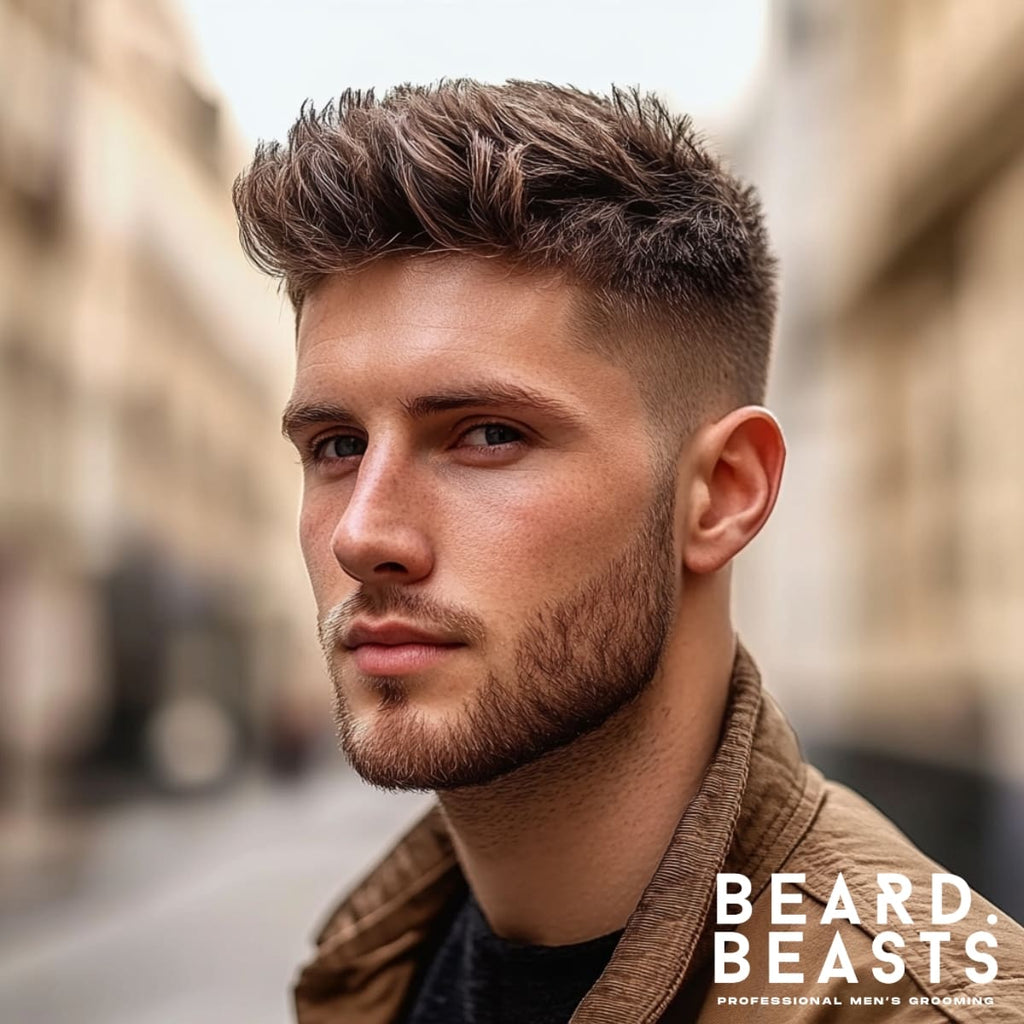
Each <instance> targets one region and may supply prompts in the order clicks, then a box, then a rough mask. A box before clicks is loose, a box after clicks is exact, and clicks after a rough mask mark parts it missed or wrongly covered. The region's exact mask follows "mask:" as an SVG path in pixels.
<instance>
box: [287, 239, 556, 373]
mask: <svg viewBox="0 0 1024 1024" xmlns="http://www.w3.org/2000/svg"><path fill="white" fill-rule="evenodd" d="M575 294H576V293H575V289H573V288H572V287H571V286H570V285H567V284H565V283H564V282H562V281H560V280H559V279H557V278H555V277H553V276H552V275H541V274H536V273H532V272H525V271H521V270H517V269H515V268H512V267H509V266H508V265H507V264H506V263H503V262H500V261H496V260H488V259H484V258H481V257H469V256H453V255H445V256H437V255H432V256H429V257H426V256H419V257H415V258H400V259H396V258H390V259H386V260H380V261H378V262H376V263H373V264H371V265H369V266H367V267H364V268H363V269H361V270H359V271H357V272H354V273H344V274H332V275H328V276H327V277H325V278H324V279H323V280H322V281H321V282H320V283H319V284H318V285H317V287H316V288H315V289H313V290H312V291H311V292H310V293H309V294H308V295H307V297H306V299H305V302H304V303H303V309H302V316H301V318H300V322H299V330H298V338H297V340H298V346H299V351H300V354H301V352H302V350H303V349H304V348H307V347H309V346H315V345H316V344H318V343H319V342H320V341H321V340H323V339H325V338H327V337H331V338H334V339H336V340H337V339H342V338H344V337H346V336H351V335H358V334H361V333H363V332H365V331H368V330H369V331H389V332H395V331H397V330H401V331H402V332H403V340H406V341H411V342H413V343H415V340H416V337H417V335H418V334H419V335H420V336H424V335H431V336H438V340H443V335H444V333H445V332H449V333H451V334H458V333H459V332H465V331H472V332H474V334H475V335H476V336H477V337H479V338H480V339H481V340H484V339H491V340H495V339H498V338H500V337H502V336H510V335H515V334H517V333H519V332H521V331H523V330H532V331H536V330H537V328H538V326H539V325H540V324H543V325H545V326H546V328H547V331H546V333H547V334H549V335H551V340H554V335H555V334H557V333H558V331H559V329H560V328H562V327H563V326H565V325H566V320H567V316H568V313H569V310H570V308H571V306H572V304H573V299H574V297H575Z"/></svg>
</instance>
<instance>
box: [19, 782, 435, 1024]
mask: <svg viewBox="0 0 1024 1024" xmlns="http://www.w3.org/2000/svg"><path fill="white" fill-rule="evenodd" d="M430 802H431V797H430V796H428V795H423V794H400V795H394V794H386V793H382V792H380V791H377V790H373V789H371V788H369V787H368V786H366V785H364V784H363V783H362V782H361V781H360V780H359V779H358V778H357V777H356V776H354V775H353V774H351V773H350V772H348V771H346V770H345V769H343V768H342V767H341V766H337V765H336V766H334V767H332V768H331V769H330V770H329V771H326V772H324V773H322V774H319V775H316V776H315V777H312V778H310V779H308V780H305V781H303V782H302V783H295V784H288V785H285V784H279V783H274V782H272V781H270V780H267V779H265V778H262V777H257V776H253V777H251V778H248V779H246V780H245V781H244V782H242V783H241V784H239V785H238V786H236V787H235V788H234V789H232V790H231V791H229V792H227V793H224V794H220V795H218V796H216V797H206V798H203V799H195V800H191V801H181V800H177V801H161V800H157V799H153V800H147V801H142V802H135V803H132V804H128V805H124V806H121V807H118V808H116V809H107V810H105V811H102V812H94V813H93V814H92V815H91V816H90V817H89V820H88V823H87V825H86V826H85V835H86V837H87V838H86V841H85V842H82V841H81V840H82V828H83V826H82V824H81V823H79V824H78V826H76V834H77V835H78V842H79V843H80V846H81V849H80V853H79V855H78V856H77V857H76V868H75V871H74V875H73V878H72V879H71V880H70V881H68V882H67V883H66V884H65V886H64V888H63V889H62V890H60V891H59V893H58V892H52V893H51V894H50V897H49V898H47V899H36V898H35V897H33V899H32V900H31V901H30V902H29V903H28V904H27V905H26V906H22V907H20V908H19V909H17V911H16V912H14V913H8V914H5V917H4V920H3V921H2V922H0V1021H2V1022H3V1024H286V1022H289V1021H291V1020H293V1015H292V1010H291V998H290V992H289V989H290V985H291V982H292V979H293V976H294V974H295V971H296V968H297V966H298V965H299V964H300V963H301V962H302V961H303V960H305V959H306V958H307V957H308V955H309V952H310V950H311V936H312V934H313V931H314V928H315V925H316V924H317V922H318V921H319V920H320V919H321V918H322V917H323V915H324V914H325V912H326V911H327V909H328V908H329V907H330V906H331V904H332V903H333V902H334V901H336V900H337V899H338V898H339V896H340V895H342V894H343V893H344V891H345V890H346V889H347V888H348V887H349V885H351V883H353V882H354V881H356V880H357V879H358V878H359V877H361V876H362V875H363V874H364V873H365V871H366V870H368V869H369V868H370V867H371V866H372V865H373V864H374V863H375V862H376V861H377V860H378V859H379V858H380V856H381V855H382V854H383V853H384V852H385V850H386V849H387V847H388V845H389V844H390V843H391V842H392V841H393V840H394V839H396V838H397V837H398V836H399V835H400V834H401V833H402V832H403V831H404V830H405V828H406V827H408V825H409V824H410V823H411V822H412V821H414V820H415V819H416V818H417V817H418V816H419V815H420V814H421V813H423V811H424V810H425V809H426V807H427V806H429V804H430Z"/></svg>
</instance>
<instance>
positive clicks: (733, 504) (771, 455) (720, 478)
mask: <svg viewBox="0 0 1024 1024" xmlns="http://www.w3.org/2000/svg"><path fill="white" fill-rule="evenodd" d="M693 454H694V460H693V465H694V472H693V476H692V478H691V490H690V502H689V512H690V515H689V522H688V523H687V536H686V542H685V545H684V550H683V562H684V565H685V567H686V568H687V569H688V570H689V571H690V572H694V573H710V572H715V571H716V570H718V569H721V568H722V566H724V565H726V564H727V563H728V562H729V561H730V560H731V559H732V558H734V557H735V556H736V555H737V554H738V553H739V552H740V551H742V550H743V548H744V547H746V545H747V544H748V543H750V541H751V540H753V538H754V537H755V536H756V535H757V534H758V532H759V531H760V529H761V527H762V526H764V524H765V522H766V521H767V519H768V516H769V515H770V514H771V511H772V509H773V508H774V506H775V500H776V498H777V497H778V493H779V485H780V483H781V480H782V468H783V464H784V463H785V458H786V446H785V441H784V439H783V436H782V430H781V428H780V427H779V424H778V421H777V420H776V419H775V417H774V416H773V415H772V414H771V413H770V412H768V410H767V409H763V408H761V407H760V406H744V407H743V408H741V409H735V410H733V411H732V412H731V413H729V414H728V415H727V416H725V417H723V418H722V419H720V420H718V421H717V422H716V423H712V424H709V425H708V426H706V427H704V428H702V430H701V431H699V432H698V434H697V435H696V437H695V438H694V453H693Z"/></svg>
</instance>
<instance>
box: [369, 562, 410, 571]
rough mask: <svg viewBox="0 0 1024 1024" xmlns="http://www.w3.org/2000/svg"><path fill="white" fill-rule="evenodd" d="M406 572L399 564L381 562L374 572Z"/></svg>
mask: <svg viewBox="0 0 1024 1024" xmlns="http://www.w3.org/2000/svg"><path fill="white" fill-rule="evenodd" d="M407 571H408V570H407V569H406V568H405V566H404V565H402V564H401V563H400V562H381V563H380V565H378V566H377V567H376V568H375V569H374V572H407Z"/></svg>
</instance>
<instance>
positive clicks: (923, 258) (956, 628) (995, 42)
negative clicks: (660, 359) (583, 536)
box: [743, 0, 1024, 915]
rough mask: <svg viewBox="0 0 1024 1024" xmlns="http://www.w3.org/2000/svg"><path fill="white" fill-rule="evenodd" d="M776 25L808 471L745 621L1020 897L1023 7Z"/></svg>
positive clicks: (812, 705)
mask: <svg viewBox="0 0 1024 1024" xmlns="http://www.w3.org/2000/svg"><path fill="white" fill-rule="evenodd" d="M775 20H776V38H775V63H774V69H773V70H774V74H773V75H772V76H771V81H770V84H769V86H768V88H767V89H766V90H765V93H764V95H763V96H762V97H761V100H760V103H759V104H758V107H757V111H756V114H755V117H754V118H753V119H752V121H751V125H750V130H749V132H748V133H747V135H746V136H745V139H744V143H743V161H744V162H745V163H746V165H747V166H748V167H749V168H750V169H751V174H752V176H754V177H755V178H758V179H759V180H761V181H763V182H764V183H765V186H766V192H767V195H768V203H769V208H770V214H771V218H772V220H773V221H774V222H775V223H774V225H773V233H774V235H775V237H776V238H777V239H778V240H779V243H780V244H779V248H780V255H781V258H782V265H783V278H784V296H783V317H782V329H781V337H780V344H779V356H778V360H777V363H776V369H775V382H774V388H775V391H774V404H775V406H776V407H777V408H779V409H780V411H782V413H783V417H784V422H785V425H786V426H787V428H788V434H789V439H790V468H789V475H790V482H789V486H788V489H786V490H784V492H783V500H782V503H781V507H780V510H779V516H778V519H779V522H778V523H777V524H775V526H774V527H773V529H774V530H775V533H774V540H775V543H774V544H772V545H768V548H769V550H768V551H767V553H757V554H754V555H752V557H751V560H750V562H749V563H748V565H747V567H746V568H747V572H748V574H749V577H750V580H751V582H752V584H753V585H752V587H751V588H750V589H751V592H752V597H751V601H750V604H751V608H750V614H749V615H748V618H749V620H750V621H751V622H752V625H753V630H754V632H756V633H757V634H758V649H759V650H760V649H764V650H766V651H767V652H768V653H767V655H766V661H767V662H768V663H769V664H770V666H771V676H772V679H773V681H775V680H778V686H777V688H778V689H781V690H783V691H785V693H784V696H786V698H787V706H788V707H790V708H791V709H792V711H793V712H794V714H795V716H796V717H797V719H798V720H799V721H800V723H801V724H802V725H803V727H804V728H803V731H804V734H805V736H809V737H811V738H812V739H813V741H814V744H816V745H817V746H818V747H819V749H820V753H821V758H820V759H821V760H823V761H824V763H825V765H826V767H831V768H832V769H833V770H834V771H835V772H837V773H838V774H840V775H845V776H846V777H847V778H849V779H850V781H852V782H853V783H854V784H855V785H857V786H858V787H859V788H861V789H863V790H865V791H867V792H868V794H869V795H870V796H871V797H872V798H874V799H875V800H876V801H877V802H879V803H882V804H883V806H885V807H886V809H887V810H890V811H891V812H893V813H894V815H895V816H896V818H897V820H898V821H901V823H903V824H904V825H905V827H907V828H908V830H909V831H911V833H912V835H914V836H915V838H917V839H918V840H919V841H920V842H922V844H923V845H925V848H926V849H928V850H929V852H932V853H933V854H934V855H935V856H937V857H939V858H940V859H945V860H947V862H949V863H951V864H952V866H953V867H954V870H956V869H957V868H960V869H962V870H963V871H964V873H966V874H968V875H969V876H970V877H972V878H973V879H974V880H975V881H976V883H977V884H979V885H980V886H981V887H982V888H983V889H987V890H988V891H990V892H991V893H992V894H993V895H994V896H995V897H996V899H997V902H1002V903H1003V904H1004V905H1007V909H1010V910H1013V911H1014V912H1016V913H1017V914H1018V915H1019V914H1021V913H1022V912H1024V898H1022V897H1021V891H1020V886H1019V884H1017V881H1016V877H1015V865H1016V864H1017V863H1019V859H1020V857H1021V856H1022V855H1024V826H1022V821H1024V797H1022V794H1024V742H1022V738H1024V529H1022V526H1021V524H1024V448H1022V446H1021V444H1020V440H1019V439H1020V438H1021V437H1022V436H1024V401H1022V399H1024V344H1022V342H1024V289H1022V287H1021V285H1022V284H1024V61H1022V60H1021V54H1022V53H1024V5H1021V4H1020V3H1017V2H1016V0H992V2H989V3H985V4H975V3H971V2H970V0H863V2H858V3H856V4H848V3H842V2H835V0H823V2H819V0H783V2H780V3H778V4H777V5H776V19H775ZM808 524H811V529H810V532H809V531H808ZM819 524H820V525H819ZM766 596H768V597H769V598H770V600H769V602H768V605H769V612H768V614H767V616H764V617H763V618H758V615H757V611H756V609H760V608H763V607H764V598H765V597H766Z"/></svg>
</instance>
